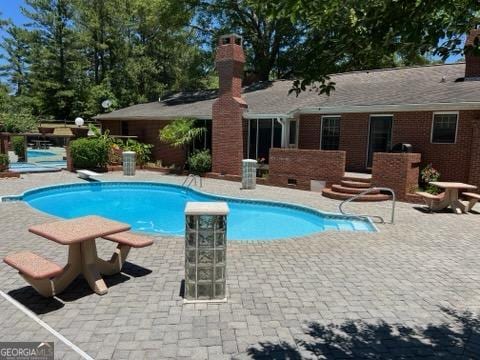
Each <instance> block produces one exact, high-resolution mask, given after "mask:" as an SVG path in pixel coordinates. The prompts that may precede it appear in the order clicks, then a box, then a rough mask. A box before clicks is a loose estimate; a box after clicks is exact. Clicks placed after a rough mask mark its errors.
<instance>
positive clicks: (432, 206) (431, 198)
mask: <svg viewBox="0 0 480 360" xmlns="http://www.w3.org/2000/svg"><path fill="white" fill-rule="evenodd" d="M415 194H417V195H419V196H421V197H422V199H423V201H424V202H425V205H427V207H428V209H429V210H430V211H437V210H440V209H441V208H442V204H441V203H442V201H443V200H445V193H444V192H443V193H441V194H438V195H433V194H430V193H428V192H425V191H417V192H415Z"/></svg>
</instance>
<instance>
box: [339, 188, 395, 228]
mask: <svg viewBox="0 0 480 360" xmlns="http://www.w3.org/2000/svg"><path fill="white" fill-rule="evenodd" d="M379 190H380V191H386V192H389V193H390V194H392V214H391V216H390V222H389V224H394V223H395V202H396V197H395V191H394V190H393V189H391V188H387V187H371V188H368V189H366V190H364V191H362V192H361V193H359V194H356V195H353V196H352V197H350V198H348V199H346V200H343V201H342V202H341V203H340V205H338V211H340V213H341V214H342V215H348V216H357V217H359V218H363V219H365V218H376V219H379V220H380V223H381V224H385V220H384V219H383V217H381V216H379V215H364V214H361V215H357V214H352V213H347V212H345V211H344V210H343V205H345V204H347V203H349V202H352V201H354V200H355V199H358V198H359V197H360V196H362V195H366V194H369V193H371V192H374V191H375V192H376V191H379Z"/></svg>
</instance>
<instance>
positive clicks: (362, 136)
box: [298, 114, 369, 171]
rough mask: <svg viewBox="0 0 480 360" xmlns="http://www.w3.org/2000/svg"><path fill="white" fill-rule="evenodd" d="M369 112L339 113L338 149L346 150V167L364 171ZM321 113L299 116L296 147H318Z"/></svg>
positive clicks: (349, 169)
mask: <svg viewBox="0 0 480 360" xmlns="http://www.w3.org/2000/svg"><path fill="white" fill-rule="evenodd" d="M368 118H369V114H341V120H340V144H339V150H342V151H346V152H347V158H346V169H347V170H348V171H364V170H365V164H366V161H367V160H366V153H367V137H368ZM321 121H322V115H319V114H305V115H301V116H300V130H299V135H298V147H299V148H300V149H316V150H318V149H320V135H321V134H320V132H321V126H322V125H321Z"/></svg>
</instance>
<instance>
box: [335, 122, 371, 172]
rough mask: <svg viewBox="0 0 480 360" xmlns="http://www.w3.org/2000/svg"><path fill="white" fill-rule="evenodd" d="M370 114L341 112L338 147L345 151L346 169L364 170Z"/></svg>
mask: <svg viewBox="0 0 480 360" xmlns="http://www.w3.org/2000/svg"><path fill="white" fill-rule="evenodd" d="M369 115H370V114H360V113H359V114H357V113H352V114H342V117H341V119H340V146H339V149H340V150H343V151H346V152H347V165H346V168H347V170H348V171H364V170H365V168H366V164H367V142H368V119H369Z"/></svg>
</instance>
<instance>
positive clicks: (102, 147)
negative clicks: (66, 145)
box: [70, 138, 110, 169]
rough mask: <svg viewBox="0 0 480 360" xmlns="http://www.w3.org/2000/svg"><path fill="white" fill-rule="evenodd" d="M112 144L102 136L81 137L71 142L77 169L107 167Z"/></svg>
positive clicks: (71, 150) (74, 164) (71, 151)
mask: <svg viewBox="0 0 480 360" xmlns="http://www.w3.org/2000/svg"><path fill="white" fill-rule="evenodd" d="M109 150H110V145H109V144H108V142H107V141H105V140H104V139H102V138H81V139H77V140H74V141H72V142H71V143H70V154H71V156H72V161H73V166H74V167H75V168H77V169H80V168H82V169H95V168H105V166H106V165H107V163H108V153H109Z"/></svg>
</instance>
